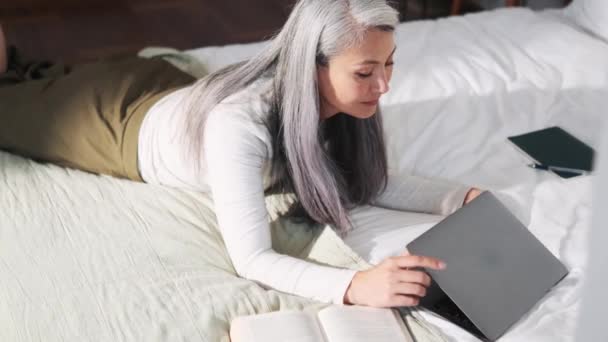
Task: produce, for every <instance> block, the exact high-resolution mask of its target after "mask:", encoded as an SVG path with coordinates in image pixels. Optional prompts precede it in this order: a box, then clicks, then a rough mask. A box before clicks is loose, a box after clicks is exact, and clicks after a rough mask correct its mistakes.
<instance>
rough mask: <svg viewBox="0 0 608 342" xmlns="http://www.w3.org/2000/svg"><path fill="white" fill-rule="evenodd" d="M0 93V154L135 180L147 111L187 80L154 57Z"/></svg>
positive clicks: (82, 69) (88, 67) (79, 69)
mask: <svg viewBox="0 0 608 342" xmlns="http://www.w3.org/2000/svg"><path fill="white" fill-rule="evenodd" d="M48 76H49V77H48V78H41V79H36V80H27V81H25V82H20V83H17V84H13V85H8V86H4V87H0V121H1V122H2V125H0V148H2V149H5V150H7V151H9V152H13V153H17V154H20V155H23V156H26V157H29V158H32V159H35V160H37V161H41V162H50V163H54V164H57V165H62V166H66V167H71V168H77V169H80V170H84V171H88V172H92V173H100V174H108V175H112V176H115V177H120V178H128V179H131V180H136V181H141V176H140V175H139V170H138V167H137V140H138V136H139V128H140V126H141V122H142V120H143V118H144V116H145V114H146V113H147V111H148V109H149V108H150V107H151V106H152V105H153V104H154V103H155V102H156V101H158V100H159V99H161V98H162V97H164V96H165V95H166V94H168V93H170V92H172V91H173V90H175V89H177V88H179V87H182V86H185V85H187V84H189V83H192V81H193V80H194V79H193V78H192V77H191V76H189V75H187V74H185V73H183V72H181V71H180V70H178V69H176V68H175V67H173V66H171V65H170V64H169V63H167V62H165V61H162V60H159V59H151V60H147V59H143V58H136V57H130V58H120V59H109V60H107V61H103V62H96V63H90V64H83V65H78V66H75V67H73V69H72V70H71V71H69V72H65V73H63V72H60V73H58V74H56V75H48Z"/></svg>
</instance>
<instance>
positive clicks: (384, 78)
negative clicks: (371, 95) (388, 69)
mask: <svg viewBox="0 0 608 342" xmlns="http://www.w3.org/2000/svg"><path fill="white" fill-rule="evenodd" d="M388 89H389V86H388V75H386V73H382V74H381V75H380V76H379V77H378V79H377V80H376V90H377V91H378V92H379V93H380V94H384V93H386V92H388Z"/></svg>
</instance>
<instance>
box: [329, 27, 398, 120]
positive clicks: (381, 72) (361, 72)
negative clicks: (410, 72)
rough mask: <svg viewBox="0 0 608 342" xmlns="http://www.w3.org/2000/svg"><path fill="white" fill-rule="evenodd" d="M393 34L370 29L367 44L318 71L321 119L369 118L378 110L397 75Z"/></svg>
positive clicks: (335, 58) (357, 47)
mask: <svg viewBox="0 0 608 342" xmlns="http://www.w3.org/2000/svg"><path fill="white" fill-rule="evenodd" d="M394 52H395V41H394V35H393V33H392V32H385V31H380V30H369V31H367V33H366V34H365V38H364V39H363V42H362V43H361V44H360V45H359V46H356V47H352V48H350V49H347V50H345V51H343V52H342V53H340V54H339V55H337V56H334V57H332V58H330V59H329V63H328V65H327V66H319V67H318V68H317V76H318V80H319V98H320V101H321V119H322V120H324V119H327V118H329V117H331V116H333V115H335V114H337V113H345V114H348V115H351V116H354V117H356V118H360V119H365V118H369V117H370V116H372V115H374V114H375V113H376V112H377V111H378V100H379V99H380V96H382V94H384V93H386V92H387V91H388V83H389V81H390V79H391V76H392V72H393V54H394Z"/></svg>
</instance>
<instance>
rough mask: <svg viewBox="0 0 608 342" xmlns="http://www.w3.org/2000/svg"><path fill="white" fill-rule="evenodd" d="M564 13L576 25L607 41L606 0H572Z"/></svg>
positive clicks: (607, 16) (607, 5)
mask: <svg viewBox="0 0 608 342" xmlns="http://www.w3.org/2000/svg"><path fill="white" fill-rule="evenodd" d="M566 13H567V15H569V16H571V17H572V19H574V21H575V22H576V23H577V24H578V25H580V26H581V27H583V28H585V29H586V30H588V31H589V32H591V33H593V34H595V35H597V36H598V37H601V38H602V39H604V40H606V41H608V2H607V1H606V0H574V1H572V3H571V4H570V5H569V6H568V7H567V8H566Z"/></svg>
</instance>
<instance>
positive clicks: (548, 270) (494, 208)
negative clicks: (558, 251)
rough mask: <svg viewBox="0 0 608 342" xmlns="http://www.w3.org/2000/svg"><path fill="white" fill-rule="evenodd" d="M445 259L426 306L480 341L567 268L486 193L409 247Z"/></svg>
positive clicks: (505, 325)
mask: <svg viewBox="0 0 608 342" xmlns="http://www.w3.org/2000/svg"><path fill="white" fill-rule="evenodd" d="M407 249H408V250H409V252H410V253H412V254H416V255H426V256H433V257H437V258H439V259H441V260H444V261H445V262H446V264H447V268H446V269H445V270H441V271H436V270H431V269H427V270H425V271H426V272H427V273H428V274H429V275H430V276H431V278H432V279H433V282H432V284H431V286H430V287H429V288H428V290H427V295H426V296H425V297H423V298H422V299H421V301H420V305H421V306H422V307H425V308H427V309H429V310H431V311H433V312H435V313H437V314H439V315H441V316H443V317H445V318H446V319H448V320H450V321H451V322H453V323H455V324H457V325H459V326H461V327H462V328H464V329H466V330H467V331H469V332H470V333H472V334H473V335H475V336H477V337H479V338H480V339H482V340H486V341H494V340H496V339H498V338H499V337H500V336H502V335H503V334H504V333H505V332H506V331H507V330H508V329H509V328H510V327H511V326H512V325H513V324H514V323H516V322H517V321H518V320H519V319H521V318H522V317H523V316H524V315H525V314H526V313H527V312H528V311H529V310H530V309H531V308H532V307H533V306H534V305H536V303H537V302H539V301H540V300H541V299H542V298H543V296H544V295H545V294H546V293H547V292H548V291H549V290H550V289H551V288H552V287H553V286H554V285H555V284H557V283H558V282H559V281H560V280H561V279H562V278H564V277H565V276H566V275H567V274H568V270H567V269H566V267H564V265H563V264H562V263H561V262H560V261H559V260H558V259H557V258H556V257H555V256H553V254H551V252H550V251H549V250H547V248H545V246H544V245H543V244H542V243H541V242H540V241H539V240H538V239H537V238H536V237H535V236H534V235H532V233H530V231H529V230H528V229H527V228H526V227H525V226H524V225H523V224H522V223H521V222H520V221H519V220H518V219H517V218H516V217H515V216H514V215H513V214H512V213H511V212H510V211H509V210H508V209H507V208H506V207H505V206H504V205H503V204H502V203H501V202H500V201H499V200H498V199H497V198H496V197H495V196H494V195H493V194H492V193H491V192H489V191H485V192H483V193H482V194H481V195H479V196H478V197H477V198H475V199H474V200H473V201H471V202H469V203H468V204H466V205H465V206H463V207H462V208H460V209H459V210H457V211H456V212H454V213H453V214H451V215H449V216H448V217H446V218H445V219H443V220H442V221H441V222H439V223H438V224H437V225H435V226H433V227H432V228H431V229H429V230H428V231H426V232H425V233H424V234H422V235H420V236H419V237H418V238H416V239H415V240H413V241H412V242H410V243H409V244H408V245H407Z"/></svg>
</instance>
